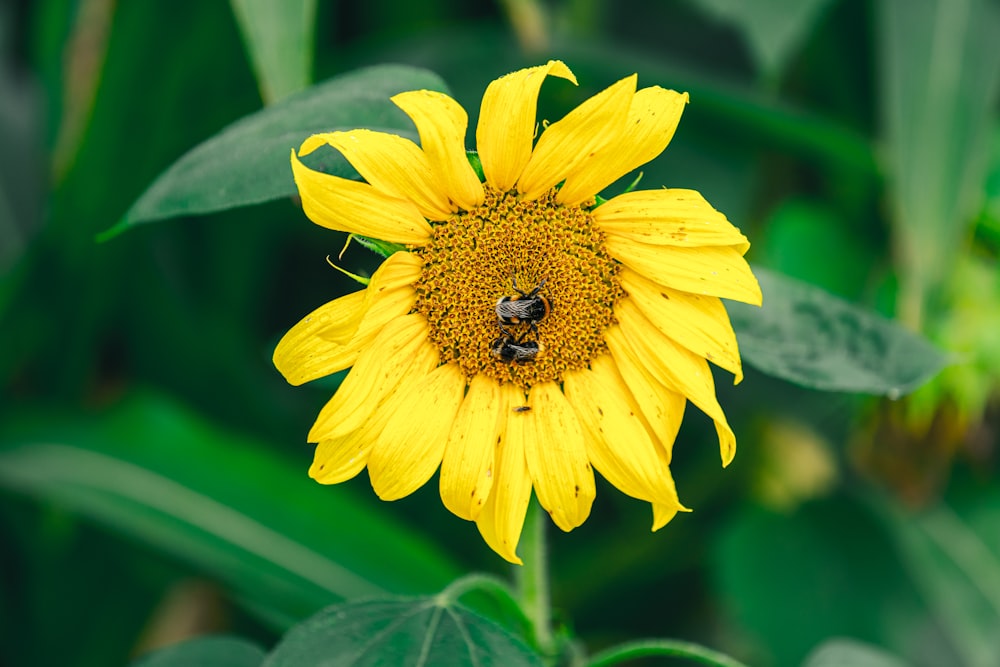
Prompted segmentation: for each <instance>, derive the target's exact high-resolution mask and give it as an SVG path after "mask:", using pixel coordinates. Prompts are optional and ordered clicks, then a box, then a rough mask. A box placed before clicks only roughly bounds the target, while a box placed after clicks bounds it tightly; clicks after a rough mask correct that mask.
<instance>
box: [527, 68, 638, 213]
mask: <svg viewBox="0 0 1000 667" xmlns="http://www.w3.org/2000/svg"><path fill="white" fill-rule="evenodd" d="M636 79H637V77H636V75H635V74H633V75H632V76H628V77H625V78H624V79H622V80H621V81H619V82H618V83H615V84H612V85H611V86H608V87H607V88H605V89H604V90H602V91H601V92H599V93H598V94H597V95H594V96H593V97H591V98H590V99H589V100H586V101H585V102H584V103H583V104H581V105H580V106H578V107H577V108H575V109H573V110H572V111H570V112H569V113H568V114H566V116H565V117H564V118H562V119H561V120H560V121H558V122H556V123H553V124H552V125H549V126H548V127H547V128H546V129H545V131H544V132H542V136H541V137H539V139H538V143H537V144H536V145H535V150H534V152H533V153H532V154H531V160H529V161H528V164H527V166H525V168H524V173H523V174H521V178H520V179H518V181H517V189H518V192H520V193H521V194H522V195H523V197H524V198H525V199H535V198H537V197H539V196H541V195H542V194H544V193H545V192H546V191H548V189H549V188H551V187H552V186H553V185H555V184H556V183H558V182H560V181H562V180H564V179H565V178H566V177H567V176H569V175H570V174H571V173H574V172H575V171H582V170H586V169H588V168H589V165H590V162H591V161H592V160H593V159H594V157H595V156H596V155H597V152H598V151H599V150H600V149H601V148H602V147H604V146H608V145H612V144H614V143H616V142H617V140H618V137H619V136H621V133H622V132H623V130H624V127H625V119H626V117H627V115H628V110H629V106H630V105H631V103H632V98H633V97H634V96H635V82H636Z"/></svg>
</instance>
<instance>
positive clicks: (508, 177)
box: [476, 60, 576, 192]
mask: <svg viewBox="0 0 1000 667" xmlns="http://www.w3.org/2000/svg"><path fill="white" fill-rule="evenodd" d="M547 76H558V77H560V78H563V79H567V80H569V81H572V82H573V85H576V77H574V76H573V73H572V72H571V71H569V68H568V67H566V65H565V64H563V62H562V61H559V60H550V61H549V62H548V63H546V64H545V65H540V66H538V67H529V68H528V69H522V70H518V71H516V72H511V73H510V74H507V75H504V76H502V77H500V78H499V79H497V80H495V81H493V82H492V83H490V85H489V86H487V88H486V92H485V93H483V102H482V106H481V107H480V109H479V125H478V126H477V127H476V147H477V149H478V151H479V159H480V161H481V162H482V163H483V173H484V174H485V175H486V182H487V183H489V184H490V185H492V186H493V187H494V188H496V189H497V190H499V191H500V192H506V191H508V190H510V189H511V188H513V187H514V184H515V183H517V179H518V178H519V177H520V176H521V172H522V171H524V166H525V165H526V164H528V160H529V159H531V144H532V141H533V140H534V137H535V112H536V106H537V104H538V91H539V90H540V89H541V87H542V82H543V81H544V80H545V77H547Z"/></svg>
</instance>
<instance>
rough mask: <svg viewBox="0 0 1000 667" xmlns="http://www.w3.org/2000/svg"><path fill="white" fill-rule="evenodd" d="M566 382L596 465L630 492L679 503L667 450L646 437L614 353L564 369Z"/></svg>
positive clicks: (633, 495) (643, 497) (571, 401)
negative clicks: (587, 366) (587, 365)
mask: <svg viewBox="0 0 1000 667" xmlns="http://www.w3.org/2000/svg"><path fill="white" fill-rule="evenodd" d="M564 388H565V391H566V398H567V399H568V400H569V402H570V404H571V405H572V406H573V408H574V410H576V414H577V416H578V417H579V419H580V425H581V426H582V427H583V430H584V433H585V434H586V436H587V438H586V441H587V455H588V457H589V458H590V461H591V462H592V463H593V464H594V467H595V468H597V471H598V472H599V473H601V474H602V475H603V476H604V477H605V479H607V480H608V481H609V482H611V483H612V484H613V485H615V486H616V487H617V488H618V489H620V490H621V491H622V492H623V493H626V494H628V495H630V496H632V497H633V498H639V499H640V500H646V501H649V502H655V503H659V504H662V505H673V506H675V507H677V508H678V509H680V508H682V507H683V506H682V505H681V503H680V500H679V499H678V498H677V489H676V488H674V480H673V478H672V477H671V475H670V467H669V465H668V461H667V458H666V453H665V452H664V451H663V449H662V448H661V447H658V446H657V443H656V442H655V441H654V440H653V438H652V437H650V433H649V430H648V426H647V425H646V423H645V422H644V421H643V420H642V419H641V418H640V417H639V408H638V406H637V405H636V404H635V403H634V401H633V400H632V394H631V392H630V391H629V388H628V386H627V385H626V384H625V381H624V380H623V379H622V377H621V375H620V374H619V373H618V370H617V369H616V368H615V362H614V361H613V360H612V358H611V357H610V356H609V355H603V356H600V357H598V358H596V359H594V360H593V361H592V362H591V368H590V370H586V369H584V370H581V371H573V372H570V373H567V374H566V376H565V379H564Z"/></svg>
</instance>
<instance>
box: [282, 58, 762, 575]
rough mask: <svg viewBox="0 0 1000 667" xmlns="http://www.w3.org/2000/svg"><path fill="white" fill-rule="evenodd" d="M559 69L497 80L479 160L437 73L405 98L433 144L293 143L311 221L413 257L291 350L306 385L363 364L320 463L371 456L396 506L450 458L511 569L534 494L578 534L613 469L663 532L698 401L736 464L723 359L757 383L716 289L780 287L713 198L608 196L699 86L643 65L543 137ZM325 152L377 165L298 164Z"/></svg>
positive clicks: (367, 136)
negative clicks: (658, 76)
mask: <svg viewBox="0 0 1000 667" xmlns="http://www.w3.org/2000/svg"><path fill="white" fill-rule="evenodd" d="M547 76H554V77H560V78H562V79H567V80H569V81H571V82H573V83H574V84H575V83H576V79H575V77H574V76H573V73H572V72H571V71H570V70H569V68H567V67H566V65H565V64H563V63H562V62H560V61H550V62H548V63H547V64H545V65H542V66H539V67H531V68H528V69H522V70H519V71H516V72H513V73H511V74H508V75H506V76H503V77H501V78H499V79H497V80H496V81H493V82H492V83H491V84H490V85H489V86H488V87H487V89H486V92H485V93H484V95H483V100H482V107H481V110H480V115H479V124H478V127H477V129H476V144H477V149H478V162H479V164H475V163H476V162H477V160H476V159H475V157H473V158H471V159H470V155H473V154H467V152H466V149H465V134H466V128H467V125H468V116H467V115H466V113H465V111H464V110H463V109H462V107H461V106H460V105H459V104H458V103H457V102H455V101H454V100H453V99H451V98H450V97H448V96H447V95H444V94H441V93H437V92H431V91H427V90H418V91H412V92H405V93H401V94H399V95H396V96H394V97H393V98H392V101H393V102H394V103H395V104H396V105H397V106H399V107H400V108H401V109H402V110H403V111H404V112H405V113H406V114H407V115H408V116H409V117H410V118H411V119H412V120H413V123H414V124H415V125H416V128H417V131H418V132H419V135H420V144H421V145H420V146H417V145H416V144H415V143H413V142H411V141H409V140H407V139H405V138H402V137H399V136H396V135H393V134H385V133H381V132H373V131H369V130H354V131H350V132H331V133H326V134H317V135H314V136H312V137H310V138H308V139H307V140H306V141H305V142H304V143H303V144H302V146H301V148H300V150H299V151H298V154H296V152H295V151H293V152H292V156H291V161H292V170H293V172H294V176H295V182H296V184H297V185H298V188H299V193H300V195H301V197H302V206H303V209H304V210H305V213H306V215H307V216H308V217H309V218H310V219H311V220H312V221H313V222H315V223H316V224H319V225H321V226H323V227H327V228H330V229H333V230H338V231H342V232H348V233H350V234H354V235H359V236H364V237H369V238H374V239H380V240H382V241H385V242H388V243H391V244H398V247H399V248H401V250H399V251H397V252H395V253H394V254H391V255H390V256H389V257H388V258H387V259H386V260H385V261H384V262H383V263H382V265H381V266H380V267H379V268H378V270H377V271H375V273H374V274H373V275H372V277H371V280H370V283H369V284H368V285H367V287H366V288H365V289H362V290H360V291H357V292H354V293H352V294H348V295H347V296H344V297H341V298H339V299H336V300H334V301H331V302H329V303H327V304H326V305H324V306H322V307H320V308H318V309H317V310H315V311H314V312H312V313H311V314H309V315H308V316H307V317H306V318H305V319H303V320H302V321H301V322H299V323H298V324H297V325H296V326H295V327H293V328H292V329H291V331H289V332H288V333H287V334H286V335H285V336H284V338H282V340H281V342H280V343H279V344H278V347H277V349H276V351H275V353H274V363H275V365H276V366H277V368H278V369H279V370H280V371H281V373H282V374H283V375H284V376H285V378H286V379H287V380H288V381H289V382H291V383H292V384H296V385H297V384H301V383H304V382H308V381H310V380H313V379H316V378H319V377H322V376H325V375H329V374H331V373H335V372H337V371H341V370H344V369H346V368H350V369H351V370H350V372H349V373H348V374H347V376H346V377H345V379H344V381H343V383H342V384H341V386H340V388H339V389H338V390H337V392H336V393H335V394H334V396H333V397H332V398H331V399H330V401H329V402H328V403H327V404H326V406H325V407H324V408H323V409H322V411H321V412H320V414H319V417H318V418H317V420H316V423H315V425H314V426H313V427H312V430H311V431H310V433H309V437H308V440H309V442H311V443H316V452H315V458H314V462H313V464H312V467H311V468H310V470H309V474H310V476H311V477H313V478H314V479H315V480H316V481H318V482H320V483H322V484H336V483H338V482H342V481H345V480H347V479H350V478H352V477H354V476H355V475H357V474H358V473H360V472H361V471H362V470H363V469H364V468H366V467H367V469H368V474H369V477H370V479H371V484H372V487H373V488H374V490H375V492H376V494H378V496H379V497H380V498H382V499H383V500H395V499H398V498H402V497H403V496H406V495H408V494H410V493H412V492H413V491H415V490H416V489H418V488H419V487H421V486H422V485H423V484H424V483H426V482H427V481H428V480H429V479H431V477H432V476H433V475H434V473H435V472H436V471H438V470H439V469H440V475H439V479H440V493H441V499H442V501H443V502H444V504H445V506H446V507H447V508H448V509H449V510H451V511H452V512H453V513H455V514H456V515H458V516H459V517H461V518H463V519H466V520H470V521H475V522H476V524H477V526H478V528H479V531H480V533H481V534H482V536H483V538H484V539H485V541H486V542H487V544H488V545H489V546H490V547H492V548H493V549H494V550H495V551H496V552H497V553H498V554H500V555H501V556H502V557H503V558H505V559H507V560H508V561H511V562H514V563H520V559H519V558H518V556H517V554H516V549H517V544H518V540H519V537H520V534H521V529H522V526H523V523H524V518H525V513H526V511H527V508H528V504H529V501H530V499H531V494H532V491H534V493H535V495H536V497H537V499H538V502H539V503H540V504H541V505H542V507H543V508H544V509H545V510H546V511H547V512H548V513H549V515H550V516H551V518H552V520H553V522H555V524H556V525H557V526H559V527H560V528H561V529H563V530H565V531H569V530H571V529H573V528H574V527H576V526H579V525H580V524H581V523H583V521H584V520H586V518H587V516H588V515H589V513H590V508H591V504H592V503H593V501H594V495H595V486H594V469H595V468H596V470H597V471H598V472H599V473H600V474H602V475H603V476H604V477H605V478H606V479H607V480H608V481H610V482H611V483H612V484H613V485H615V486H616V487H617V488H618V489H620V490H621V491H622V492H624V493H626V494H628V495H630V496H633V497H635V498H638V499H640V500H644V501H647V502H649V503H651V504H652V508H653V530H657V529H659V528H660V527H662V526H663V525H665V524H666V523H667V522H668V521H670V519H672V518H673V516H674V515H675V514H676V513H677V512H678V511H684V510H685V509H686V508H685V507H684V506H683V505H682V504H681V502H680V501H679V499H678V496H677V491H676V489H675V486H674V481H673V478H672V477H671V474H670V459H671V452H672V449H673V443H674V439H675V437H676V435H677V431H678V428H679V427H680V423H681V419H682V418H683V414H684V407H685V405H686V403H687V401H690V402H691V403H693V404H694V405H695V406H697V407H698V408H699V409H700V410H701V411H703V412H704V413H706V414H707V415H708V416H709V417H710V418H711V419H712V420H713V421H714V423H715V428H716V431H717V433H718V438H719V444H720V448H721V453H722V463H723V465H727V464H728V463H729V462H730V461H731V460H732V457H733V454H734V452H735V447H736V440H735V436H734V435H733V432H732V430H731V429H730V427H729V425H728V423H727V422H726V417H725V415H724V414H723V411H722V409H721V407H720V406H719V403H718V401H717V400H716V396H715V385H714V382H713V379H712V373H711V371H710V369H709V366H708V363H707V362H708V361H711V362H713V363H714V364H716V365H718V366H720V367H721V368H723V369H726V370H728V371H730V372H732V373H733V374H734V375H735V380H736V382H739V381H740V379H741V378H742V370H741V365H740V357H739V352H738V349H737V345H736V338H735V335H734V333H733V329H732V326H731V325H730V322H729V318H728V316H727V314H726V310H725V308H724V307H723V304H722V301H721V300H720V297H722V298H727V299H735V300H738V301H744V302H748V303H754V304H760V302H761V293H760V288H759V286H758V284H757V281H756V279H755V278H754V276H753V274H752V273H751V271H750V268H749V266H748V265H747V263H746V261H745V260H744V259H743V255H744V254H745V253H746V251H747V249H748V248H749V243H748V242H747V239H746V237H744V236H743V235H742V234H741V233H740V231H739V230H738V229H737V228H736V227H734V226H733V225H732V224H730V223H729V222H728V221H727V220H726V218H725V216H723V215H722V214H721V213H719V212H718V211H716V210H715V209H713V208H712V207H711V206H710V205H709V204H708V203H707V202H706V201H705V199H704V198H702V196H701V195H700V194H698V193H697V192H695V191H692V190H678V189H660V190H643V191H632V192H627V193H625V194H621V195H618V196H616V197H614V198H612V199H610V200H607V201H605V200H602V199H599V198H598V197H597V193H599V192H600V191H601V190H603V189H604V188H606V187H607V186H608V185H610V184H611V183H613V182H614V181H616V180H617V179H619V178H620V177H622V176H624V175H626V174H628V173H629V172H631V171H633V170H635V169H636V168H637V167H639V166H641V165H643V164H645V163H646V162H648V161H650V160H651V159H653V158H654V157H656V156H657V155H659V154H660V153H661V152H662V151H663V150H664V148H666V146H667V144H668V143H669V142H670V139H671V138H672V136H673V134H674V131H675V129H676V128H677V124H678V122H679V120H680V116H681V113H682V111H683V109H684V106H685V105H686V104H687V101H688V97H687V95H686V94H684V93H677V92H675V91H672V90H666V89H663V88H659V87H656V86H653V87H649V88H643V89H641V90H637V89H636V81H637V77H636V75H632V76H629V77H626V78H624V79H622V80H621V81H618V82H617V83H615V84H613V85H612V86H610V87H608V88H607V89H605V90H604V91H602V92H600V93H598V94H597V95H595V96H594V97H592V98H590V99H588V100H586V101H585V102H583V103H582V104H581V105H579V106H578V107H576V108H575V109H573V110H572V111H570V112H569V113H568V114H567V115H566V116H565V117H564V118H562V119H561V120H559V121H558V122H554V123H551V124H548V125H545V126H544V130H543V131H542V132H541V134H540V136H539V137H538V139H537V141H535V134H536V118H535V108H536V103H537V98H538V93H539V89H540V87H541V85H542V82H543V81H544V80H545V78H546V77H547ZM322 145H329V146H332V147H333V148H335V149H337V150H338V151H340V152H341V153H343V155H344V157H345V158H346V159H347V160H348V161H349V162H350V163H351V164H352V165H353V166H354V167H355V168H356V169H357V171H358V173H359V174H360V175H361V177H362V178H363V179H364V182H359V181H353V180H348V179H343V178H338V177H335V176H330V175H327V174H324V173H320V172H317V171H314V170H311V169H309V168H308V167H306V166H305V165H303V164H302V162H300V161H299V157H300V156H303V155H306V154H308V153H310V152H312V151H314V150H315V149H316V148H318V147H319V146H322ZM504 297H507V298H506V299H505V298H504ZM502 303H506V304H507V306H516V307H517V308H516V312H515V313H508V312H507V311H503V312H502V311H501V304H502Z"/></svg>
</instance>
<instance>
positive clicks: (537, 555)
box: [515, 501, 556, 656]
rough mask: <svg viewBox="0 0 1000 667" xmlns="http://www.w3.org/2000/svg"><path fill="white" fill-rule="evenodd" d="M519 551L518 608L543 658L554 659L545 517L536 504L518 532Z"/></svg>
mask: <svg viewBox="0 0 1000 667" xmlns="http://www.w3.org/2000/svg"><path fill="white" fill-rule="evenodd" d="M521 547H522V551H521V553H522V554H524V557H523V559H522V560H523V561H524V565H522V566H521V567H519V568H517V569H516V570H515V580H516V581H515V583H516V586H517V595H518V598H519V599H520V601H521V608H522V609H523V610H524V613H525V615H526V616H527V617H528V618H529V619H530V620H531V624H532V625H533V626H534V630H535V641H536V642H537V644H538V648H539V650H540V651H541V653H542V655H545V656H550V655H554V654H555V650H556V649H555V644H554V640H553V636H552V600H551V597H550V594H549V568H548V550H547V545H546V542H545V513H544V512H542V509H541V507H539V505H538V503H537V502H536V501H532V502H531V504H530V505H528V513H527V515H526V516H525V518H524V530H523V531H522V532H521Z"/></svg>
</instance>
